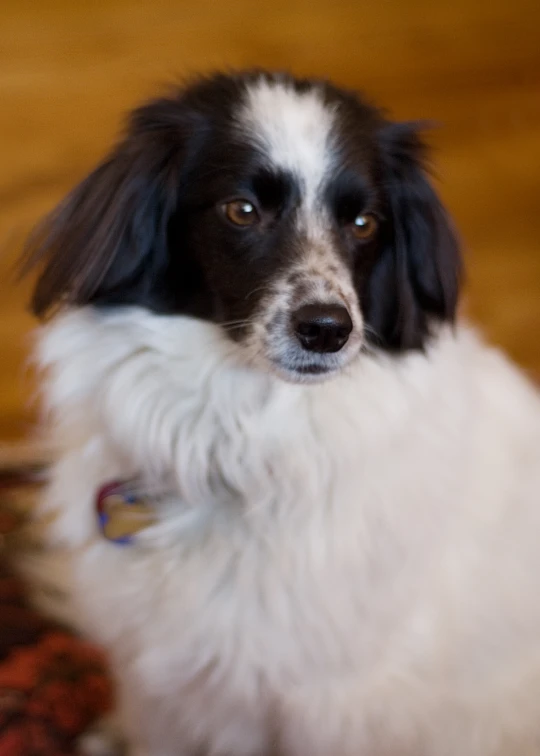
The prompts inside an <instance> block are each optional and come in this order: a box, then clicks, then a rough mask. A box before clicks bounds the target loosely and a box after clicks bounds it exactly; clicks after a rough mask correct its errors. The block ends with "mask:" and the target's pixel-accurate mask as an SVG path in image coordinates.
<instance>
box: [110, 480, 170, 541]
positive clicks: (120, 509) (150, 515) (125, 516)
mask: <svg viewBox="0 0 540 756" xmlns="http://www.w3.org/2000/svg"><path fill="white" fill-rule="evenodd" d="M96 514H97V521H98V527H99V530H100V532H101V534H102V536H103V537H104V538H106V539H107V540H108V541H112V542H113V543H116V544H119V545H122V546H128V545H131V544H133V542H134V540H135V536H136V535H137V533H140V532H141V531H142V530H146V528H149V527H150V526H151V525H154V524H155V522H156V513H155V510H154V507H153V504H152V502H151V500H150V499H149V498H148V496H146V495H145V494H144V493H142V489H141V483H140V481H137V480H126V481H112V482H109V483H106V484H105V485H104V486H102V487H101V488H100V489H99V491H98V493H97V495H96Z"/></svg>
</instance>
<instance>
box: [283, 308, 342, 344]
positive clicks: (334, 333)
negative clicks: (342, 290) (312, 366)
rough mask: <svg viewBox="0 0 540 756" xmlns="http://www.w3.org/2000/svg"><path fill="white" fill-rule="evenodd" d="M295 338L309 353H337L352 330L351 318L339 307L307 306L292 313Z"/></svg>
mask: <svg viewBox="0 0 540 756" xmlns="http://www.w3.org/2000/svg"><path fill="white" fill-rule="evenodd" d="M292 326H293V329H294V333H295V334H296V338H297V339H298V341H299V342H300V343H301V344H302V346H303V347H304V349H308V350H309V351H310V352H339V350H340V349H341V348H342V347H343V346H345V344H346V343H347V340H348V338H349V336H350V333H351V331H352V328H353V324H352V320H351V316H350V315H349V313H348V312H347V310H346V309H345V307H342V306H341V305H325V304H308V305H304V306H303V307H300V309H299V310H296V312H294V313H293V316H292Z"/></svg>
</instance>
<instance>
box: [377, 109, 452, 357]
mask: <svg viewBox="0 0 540 756" xmlns="http://www.w3.org/2000/svg"><path fill="white" fill-rule="evenodd" d="M418 131H419V129H418V125H417V124H408V123H404V124H393V123H387V124H385V125H384V127H383V128H382V130H381V133H380V149H381V156H382V180H383V189H384V195H385V208H384V213H385V216H386V222H385V223H384V230H383V238H382V242H383V249H382V250H381V254H380V256H379V258H378V260H377V262H376V264H375V266H374V268H373V271H372V273H371V276H370V278H369V280H368V281H367V290H366V292H365V306H366V317H367V323H368V325H369V326H370V328H371V330H372V332H374V333H375V338H376V339H379V344H380V345H381V346H383V347H385V348H387V349H397V350H405V349H416V348H422V347H423V346H424V344H425V342H426V339H427V338H428V336H429V332H430V324H432V323H433V322H434V321H437V320H439V321H444V320H446V321H452V320H453V319H454V316H455V312H456V307H457V300H458V290H459V281H460V277H461V261H460V253H459V245H458V242H457V239H456V235H455V233H454V230H453V228H452V225H451V221H450V219H449V217H448V215H447V213H446V211H445V209H444V207H443V206H442V204H441V201H440V199H439V197H438V196H437V194H436V192H435V190H434V189H433V187H432V185H431V183H430V182H429V179H428V177H427V175H426V172H425V148H424V145H423V143H422V141H421V139H420V137H419V135H418Z"/></svg>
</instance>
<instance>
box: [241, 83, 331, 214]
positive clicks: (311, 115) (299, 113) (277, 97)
mask: <svg viewBox="0 0 540 756" xmlns="http://www.w3.org/2000/svg"><path fill="white" fill-rule="evenodd" d="M241 125H242V126H243V127H244V129H246V130H247V133H248V135H249V138H250V139H251V140H252V141H253V142H255V143H256V144H257V145H258V146H259V148H261V149H262V150H263V151H264V152H265V153H266V154H267V155H268V159H269V162H270V164H271V165H272V166H275V167H276V168H281V169H285V170H288V171H290V172H291V173H293V174H294V176H295V177H296V178H297V179H298V180H299V181H300V184H301V188H302V193H303V194H304V199H305V201H306V204H312V202H313V200H314V199H315V197H316V195H317V191H318V189H319V187H320V186H321V183H322V181H323V179H324V177H325V175H326V174H327V173H328V171H329V169H330V166H331V159H332V128H333V125H334V113H333V111H332V109H331V108H330V106H328V105H327V104H325V102H324V101H323V98H322V95H321V93H320V92H319V91H318V90H317V89H315V88H313V89H310V90H308V91H305V92H301V93H299V92H296V91H295V90H294V88H293V87H292V86H290V85H287V84H286V83H283V82H268V81H265V80H264V79H261V80H260V81H258V82H256V83H255V84H251V85H250V86H249V87H248V91H247V100H246V104H245V107H244V110H243V112H242V114H241Z"/></svg>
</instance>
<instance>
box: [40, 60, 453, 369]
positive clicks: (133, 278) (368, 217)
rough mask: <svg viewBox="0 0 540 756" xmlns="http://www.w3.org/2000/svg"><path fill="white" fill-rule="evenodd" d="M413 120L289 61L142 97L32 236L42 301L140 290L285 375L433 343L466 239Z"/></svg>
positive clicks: (139, 301)
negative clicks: (300, 76) (286, 70)
mask: <svg viewBox="0 0 540 756" xmlns="http://www.w3.org/2000/svg"><path fill="white" fill-rule="evenodd" d="M422 159H423V148H422V144H421V141H420V139H419V137H418V134H417V130H416V128H415V127H414V126H413V125H408V124H394V123H391V122H389V121H387V120H386V119H385V118H384V117H383V116H382V115H381V113H380V112H379V111H378V110H376V109H375V108H373V107H371V106H370V105H368V104H366V103H365V102H363V101H362V100H361V99H359V98H358V97H357V96H356V95H354V94H352V93H350V92H346V91H343V90H340V89H338V88H335V87H333V86H331V85H329V84H327V83H324V82H318V81H308V80H296V79H292V78H290V77H288V76H285V75H281V74H279V75H278V74H267V73H261V72H250V73H245V74H238V75H232V76H225V75H218V76H213V77H210V78H207V79H203V80H200V81H198V82H196V83H195V84H193V85H192V86H190V87H188V88H186V89H184V90H182V91H181V92H179V93H176V94H174V95H172V96H170V97H165V98H162V99H159V100H156V101H154V102H150V103H149V104H147V105H145V106H143V107H142V108H140V109H139V110H136V111H135V112H134V113H133V115H132V117H131V120H130V123H129V127H128V130H127V134H126V136H125V138H124V139H123V141H121V143H120V144H119V145H118V146H117V147H116V149H115V150H114V151H113V152H112V153H111V154H110V155H109V157H108V158H107V159H106V160H105V161H104V162H103V163H102V164H101V165H100V166H98V168H97V169H96V170H95V171H94V172H93V173H92V174H91V175H90V176H88V178H86V179H85V180H84V181H83V182H82V183H81V184H80V185H79V186H78V187H77V188H76V189H75V190H74V191H73V192H72V193H71V195H69V196H68V197H67V199H66V200H65V201H64V203H63V204H61V205H60V207H59V208H58V209H57V210H56V211H55V212H54V213H53V214H52V215H51V216H50V218H48V219H47V220H46V222H45V224H44V225H43V226H42V227H41V230H40V232H39V233H38V234H37V236H36V237H35V238H34V241H33V242H32V244H33V246H32V248H31V256H32V258H33V259H37V258H45V261H46V264H45V268H44V271H43V273H42V275H41V278H40V279H39V282H38V285H37V288H36V291H35V295H34V299H33V308H34V311H35V312H36V314H38V315H44V314H45V313H47V312H48V311H49V310H50V309H51V308H53V307H54V306H55V305H56V304H59V303H62V302H67V303H68V304H71V305H73V306H81V305H87V304H92V305H95V306H98V307H109V308H111V307H121V306H126V305H138V306H141V307H146V308H148V309H150V310H152V311H155V312H158V313H164V314H186V315H193V316H195V317H199V318H205V319H208V320H211V321H213V322H216V323H218V324H220V325H221V326H222V327H223V329H224V330H225V331H226V333H227V334H228V336H229V337H230V338H232V339H234V340H235V341H238V342H239V343H240V344H242V345H243V346H245V348H246V354H248V355H250V356H251V358H252V359H254V360H257V361H258V362H259V363H263V364H265V365H266V366H267V367H271V368H273V369H274V370H276V371H277V372H279V373H280V374H281V375H283V376H284V377H286V378H288V379H290V380H308V379H315V378H317V377H318V378H320V377H322V376H325V375H329V374H332V373H333V372H335V371H336V370H338V369H340V368H342V367H344V366H345V365H347V364H349V363H350V362H351V360H353V359H354V358H355V357H356V356H357V355H358V353H359V352H360V350H361V348H362V347H363V346H364V345H366V344H371V345H373V346H374V347H376V348H380V349H386V350H393V351H403V350H407V349H417V348H421V347H422V346H423V345H424V344H425V342H426V339H427V338H429V333H430V327H431V325H432V324H433V323H434V322H436V321H437V320H439V321H440V320H451V319H452V318H453V316H454V312H455V308H456V300H457V291H458V279H459V254H458V249H457V244H456V241H455V238H454V235H453V233H452V230H451V227H450V225H449V221H448V218H447V216H446V213H445V211H444V209H443V207H442V206H441V204H440V201H439V199H438V197H437V195H436V194H435V192H434V190H433V188H432V187H431V185H430V183H429V181H428V179H427V178H426V175H425V173H424V170H423V165H422Z"/></svg>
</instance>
